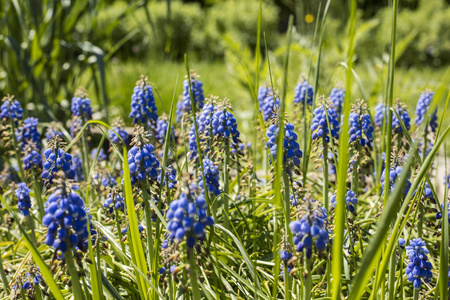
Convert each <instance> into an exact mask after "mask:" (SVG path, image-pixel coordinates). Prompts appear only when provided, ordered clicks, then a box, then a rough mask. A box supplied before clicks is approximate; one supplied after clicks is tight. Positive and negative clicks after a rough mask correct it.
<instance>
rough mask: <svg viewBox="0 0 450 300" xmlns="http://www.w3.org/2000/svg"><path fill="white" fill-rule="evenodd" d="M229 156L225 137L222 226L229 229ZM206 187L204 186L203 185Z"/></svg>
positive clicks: (227, 142)
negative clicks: (223, 212)
mask: <svg viewBox="0 0 450 300" xmlns="http://www.w3.org/2000/svg"><path fill="white" fill-rule="evenodd" d="M229 157H230V141H229V139H225V159H224V160H223V182H224V185H223V192H224V193H223V196H222V197H223V198H222V199H223V209H224V211H225V214H224V215H223V217H224V227H225V228H226V229H229V225H230V224H229V220H228V219H229V204H228V202H229V193H230V183H229V181H230V178H229V177H230V175H229V174H228V165H229ZM205 188H206V187H205Z"/></svg>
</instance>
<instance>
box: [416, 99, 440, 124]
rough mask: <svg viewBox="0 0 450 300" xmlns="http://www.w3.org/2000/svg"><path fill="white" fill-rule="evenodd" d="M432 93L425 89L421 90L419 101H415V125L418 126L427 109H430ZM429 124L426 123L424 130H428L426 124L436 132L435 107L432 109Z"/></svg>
mask: <svg viewBox="0 0 450 300" xmlns="http://www.w3.org/2000/svg"><path fill="white" fill-rule="evenodd" d="M433 96H434V93H433V92H431V91H425V92H423V93H422V94H421V95H420V97H419V101H417V106H416V119H415V122H416V125H417V126H420V125H421V124H422V123H423V122H424V121H425V117H426V114H427V112H428V110H429V109H430V106H431V103H432V101H433ZM429 122H430V123H429V124H427V125H426V128H425V131H428V126H429V128H430V130H431V132H436V129H437V127H438V124H437V108H436V109H435V110H434V112H432V113H431V115H430V120H429Z"/></svg>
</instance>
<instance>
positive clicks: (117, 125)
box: [108, 118, 128, 145]
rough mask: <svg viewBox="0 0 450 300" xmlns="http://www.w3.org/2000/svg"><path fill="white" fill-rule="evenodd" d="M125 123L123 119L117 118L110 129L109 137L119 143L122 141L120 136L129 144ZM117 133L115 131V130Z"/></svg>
mask: <svg viewBox="0 0 450 300" xmlns="http://www.w3.org/2000/svg"><path fill="white" fill-rule="evenodd" d="M123 127H124V124H123V121H122V119H120V118H119V119H116V120H115V121H114V123H113V126H112V129H110V130H109V132H108V133H109V138H110V139H111V141H112V142H113V143H114V144H118V143H119V142H120V138H119V137H121V138H122V140H123V141H124V142H125V145H128V132H126V130H125V129H124V128H123ZM113 130H114V131H115V132H116V133H117V134H116V133H114V131H113Z"/></svg>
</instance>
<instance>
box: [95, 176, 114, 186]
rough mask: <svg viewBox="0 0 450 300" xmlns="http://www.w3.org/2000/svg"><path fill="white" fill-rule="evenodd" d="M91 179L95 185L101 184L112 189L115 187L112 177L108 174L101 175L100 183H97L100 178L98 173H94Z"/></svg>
mask: <svg viewBox="0 0 450 300" xmlns="http://www.w3.org/2000/svg"><path fill="white" fill-rule="evenodd" d="M92 177H93V179H94V181H95V182H96V184H101V185H102V186H104V187H110V188H112V187H114V186H116V185H117V181H116V179H115V178H114V176H111V175H108V174H102V175H101V179H100V182H99V181H98V180H99V177H100V175H99V174H98V173H95V174H94V175H93V176H92Z"/></svg>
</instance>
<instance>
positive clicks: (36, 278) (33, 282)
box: [13, 267, 43, 290]
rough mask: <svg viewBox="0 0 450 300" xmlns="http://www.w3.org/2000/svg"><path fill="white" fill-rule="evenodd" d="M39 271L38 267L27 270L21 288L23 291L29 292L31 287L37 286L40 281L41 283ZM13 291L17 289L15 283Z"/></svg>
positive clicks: (41, 278)
mask: <svg viewBox="0 0 450 300" xmlns="http://www.w3.org/2000/svg"><path fill="white" fill-rule="evenodd" d="M39 271H40V270H39V267H30V268H29V269H28V271H27V272H26V273H25V282H24V283H23V284H22V287H21V288H22V289H23V290H30V289H31V288H33V286H37V285H39V283H40V282H41V281H43V277H42V275H41V273H40V272H39ZM13 289H14V290H17V289H18V286H17V283H16V284H15V285H13Z"/></svg>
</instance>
